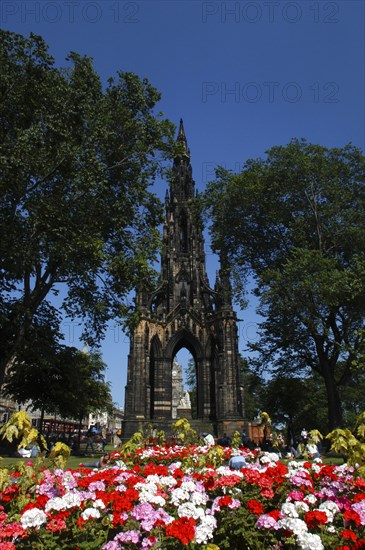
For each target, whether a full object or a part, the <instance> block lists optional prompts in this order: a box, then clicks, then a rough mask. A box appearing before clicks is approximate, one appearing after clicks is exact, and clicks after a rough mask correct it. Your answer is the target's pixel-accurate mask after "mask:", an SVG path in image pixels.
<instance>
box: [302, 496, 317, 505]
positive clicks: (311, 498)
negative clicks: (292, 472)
mask: <svg viewBox="0 0 365 550" xmlns="http://www.w3.org/2000/svg"><path fill="white" fill-rule="evenodd" d="M304 500H305V502H308V504H315V503H316V502H317V497H316V496H314V495H313V494H311V493H309V495H306V496H305V499H304Z"/></svg>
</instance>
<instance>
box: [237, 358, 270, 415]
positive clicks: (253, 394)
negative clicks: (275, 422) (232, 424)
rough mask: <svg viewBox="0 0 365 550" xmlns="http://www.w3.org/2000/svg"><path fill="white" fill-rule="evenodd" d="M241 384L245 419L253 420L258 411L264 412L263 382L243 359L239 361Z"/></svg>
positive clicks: (249, 363) (252, 367) (248, 362)
mask: <svg viewBox="0 0 365 550" xmlns="http://www.w3.org/2000/svg"><path fill="white" fill-rule="evenodd" d="M239 368H240V377H241V384H242V386H243V388H244V392H245V394H244V409H245V415H244V416H245V418H247V419H249V420H253V419H254V418H257V417H258V416H259V414H260V411H264V410H266V406H265V405H264V401H263V396H264V394H265V387H266V386H265V381H264V379H263V377H262V376H260V374H259V372H258V370H257V369H255V368H254V366H253V365H252V364H251V362H250V361H248V360H247V359H246V358H245V357H240V360H239Z"/></svg>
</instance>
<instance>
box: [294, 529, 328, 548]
mask: <svg viewBox="0 0 365 550" xmlns="http://www.w3.org/2000/svg"><path fill="white" fill-rule="evenodd" d="M297 541H298V544H299V547H300V548H301V549H302V550H324V546H323V544H322V541H321V538H320V536H319V535H313V534H312V533H301V534H300V535H298V539H297Z"/></svg>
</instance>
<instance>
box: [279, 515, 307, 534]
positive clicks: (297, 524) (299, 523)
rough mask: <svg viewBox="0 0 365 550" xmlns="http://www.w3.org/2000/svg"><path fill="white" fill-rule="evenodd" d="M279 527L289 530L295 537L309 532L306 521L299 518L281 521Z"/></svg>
mask: <svg viewBox="0 0 365 550" xmlns="http://www.w3.org/2000/svg"><path fill="white" fill-rule="evenodd" d="M278 526H279V528H280V529H289V530H290V531H292V532H293V533H294V535H297V536H298V535H301V534H302V533H306V532H307V531H308V527H307V524H306V523H305V521H303V520H301V519H299V518H283V519H279V521H278Z"/></svg>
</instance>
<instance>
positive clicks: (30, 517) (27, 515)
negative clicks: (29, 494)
mask: <svg viewBox="0 0 365 550" xmlns="http://www.w3.org/2000/svg"><path fill="white" fill-rule="evenodd" d="M46 521H47V516H46V514H45V513H44V512H43V510H40V509H39V508H31V509H30V510H26V511H25V512H24V514H23V515H22V517H21V518H20V523H21V524H22V527H23V528H24V529H28V528H29V527H40V526H41V525H43V523H46Z"/></svg>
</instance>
